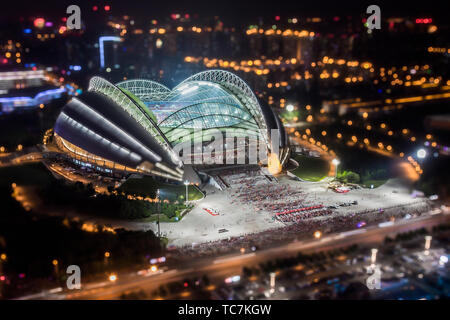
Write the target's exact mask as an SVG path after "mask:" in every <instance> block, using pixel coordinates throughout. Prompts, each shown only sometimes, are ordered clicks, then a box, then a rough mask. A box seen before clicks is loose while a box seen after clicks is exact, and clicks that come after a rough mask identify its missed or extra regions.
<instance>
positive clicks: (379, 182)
mask: <svg viewBox="0 0 450 320" xmlns="http://www.w3.org/2000/svg"><path fill="white" fill-rule="evenodd" d="M387 180H388V179H380V180H364V181H363V182H362V183H361V185H362V186H363V187H365V188H370V186H371V185H372V184H373V187H374V188H378V187H379V186H381V185H383V184H385V182H386V181H387Z"/></svg>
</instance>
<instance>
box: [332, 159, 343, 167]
mask: <svg viewBox="0 0 450 320" xmlns="http://www.w3.org/2000/svg"><path fill="white" fill-rule="evenodd" d="M331 163H332V164H334V165H335V166H337V165H338V164H339V163H341V162H340V161H339V160H338V159H333V160H331Z"/></svg>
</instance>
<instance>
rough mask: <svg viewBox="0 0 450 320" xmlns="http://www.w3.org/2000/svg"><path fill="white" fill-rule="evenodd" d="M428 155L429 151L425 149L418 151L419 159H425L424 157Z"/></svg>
mask: <svg viewBox="0 0 450 320" xmlns="http://www.w3.org/2000/svg"><path fill="white" fill-rule="evenodd" d="M426 156H427V152H426V151H425V149H419V150H418V151H417V157H418V158H419V159H423V158H425V157H426Z"/></svg>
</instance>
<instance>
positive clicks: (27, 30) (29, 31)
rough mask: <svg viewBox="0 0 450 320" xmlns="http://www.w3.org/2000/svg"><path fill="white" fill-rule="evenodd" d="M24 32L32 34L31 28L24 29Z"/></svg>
mask: <svg viewBox="0 0 450 320" xmlns="http://www.w3.org/2000/svg"><path fill="white" fill-rule="evenodd" d="M23 33H25V34H30V33H31V29H30V28H26V29H23Z"/></svg>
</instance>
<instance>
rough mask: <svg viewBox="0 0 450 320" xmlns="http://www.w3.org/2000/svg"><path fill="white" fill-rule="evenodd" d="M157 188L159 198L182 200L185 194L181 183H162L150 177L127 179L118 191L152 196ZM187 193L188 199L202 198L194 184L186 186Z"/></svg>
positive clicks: (184, 188)
mask: <svg viewBox="0 0 450 320" xmlns="http://www.w3.org/2000/svg"><path fill="white" fill-rule="evenodd" d="M158 189H160V196H161V199H168V200H170V201H175V200H180V201H184V198H185V196H186V187H185V186H184V185H183V184H180V185H173V184H167V183H162V182H159V181H156V180H154V179H153V178H151V177H143V178H141V179H135V178H131V179H128V180H127V181H126V182H125V183H124V184H123V185H121V186H120V188H119V191H123V192H125V193H127V194H140V195H145V196H149V197H151V198H154V197H155V195H156V190H158ZM188 193H189V200H199V199H201V198H203V194H202V193H201V192H200V191H199V190H198V189H197V188H196V187H194V186H189V187H188Z"/></svg>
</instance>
